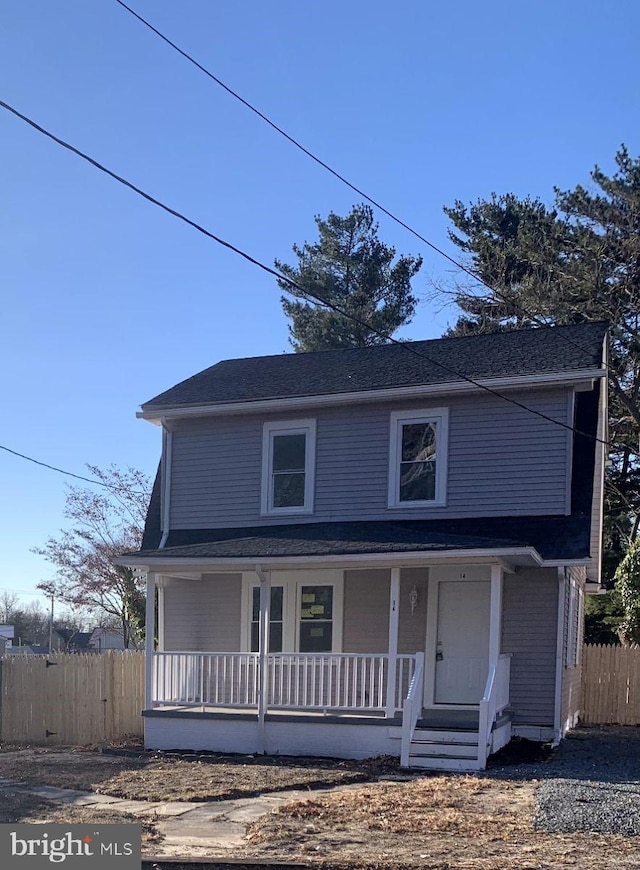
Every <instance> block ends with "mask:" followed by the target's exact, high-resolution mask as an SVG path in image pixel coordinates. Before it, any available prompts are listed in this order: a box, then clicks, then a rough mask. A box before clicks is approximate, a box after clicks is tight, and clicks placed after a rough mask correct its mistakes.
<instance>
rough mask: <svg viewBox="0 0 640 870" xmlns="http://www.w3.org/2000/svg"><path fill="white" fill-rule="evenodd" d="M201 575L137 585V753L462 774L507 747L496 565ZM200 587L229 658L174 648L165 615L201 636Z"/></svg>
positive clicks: (153, 576) (160, 577) (166, 575)
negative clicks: (140, 647)
mask: <svg viewBox="0 0 640 870" xmlns="http://www.w3.org/2000/svg"><path fill="white" fill-rule="evenodd" d="M214 567H215V566H211V567H210V568H209V567H208V568H207V570H205V571H202V572H200V573H199V575H198V576H194V575H193V574H192V573H191V572H189V573H187V572H185V571H175V572H168V571H166V570H165V571H163V573H162V574H157V573H155V572H151V571H150V572H149V573H148V575H147V592H148V597H147V602H148V607H147V619H148V625H152V626H153V628H154V631H153V633H151V632H148V637H154V636H156V637H157V645H154V646H151V644H149V646H148V649H147V652H148V657H147V692H146V704H145V707H146V709H145V712H144V715H145V733H146V738H147V744H148V745H149V746H152V745H155V746H156V747H157V748H201V749H202V748H208V749H212V750H217V751H224V752H234V751H238V752H252V753H254V752H255V753H260V752H277V753H281V754H308V755H314V754H316V755H333V756H337V757H354V758H355V757H361V758H364V757H367V756H370V755H376V754H395V755H400V756H401V759H402V763H403V764H404V765H406V766H424V767H433V766H435V767H438V766H441V767H442V766H446V765H447V764H448V766H449V767H453V768H460V767H461V768H462V769H477V768H478V767H484V764H485V762H486V757H487V754H488V753H490V752H491V751H495V749H497V748H499V746H500V745H504V743H506V742H507V741H508V739H509V738H510V733H511V732H510V728H509V720H508V717H505V716H504V715H503V714H504V711H505V710H507V708H508V707H509V700H510V691H509V687H510V656H508V655H506V654H503V653H501V648H500V637H501V622H502V590H503V577H504V572H505V566H504V565H503V564H501V563H498V562H495V561H494V562H490V561H488V560H485V561H484V562H478V563H475V564H465V565H461V564H460V563H458V564H453V565H452V564H448V565H443V564H439V565H438V564H432V565H420V566H417V565H410V566H398V565H395V566H393V567H390V568H382V567H379V568H375V569H371V568H368V569H361V570H359V569H356V568H351V567H346V566H345V567H344V568H335V567H331V568H323V569H322V568H317V567H313V568H306V567H305V568H302V567H295V568H291V569H283V568H281V567H280V566H278V567H277V568H274V569H265V568H264V567H263V566H257V567H256V568H254V570H253V571H243V572H242V574H234V575H231V574H230V573H229V571H228V570H227V571H224V572H223V571H220V569H219V568H218V570H217V571H216V570H213V569H214ZM205 582H206V583H207V584H208V588H209V587H210V588H211V589H212V590H218V591H219V592H220V594H219V595H218V596H217V597H216V598H215V602H216V604H215V606H216V616H215V620H214V621H216V620H217V624H220V625H221V624H222V623H223V622H227V620H231V619H232V618H233V620H234V621H236V622H239V623H240V625H239V626H236V628H237V631H236V632H235V636H236V638H237V639H238V640H239V641H240V643H239V644H238V646H240V647H241V650H240V651H238V650H237V649H236V650H224V651H215V650H211V649H202V648H197V647H198V646H201V644H202V640H201V638H199V641H200V642H199V643H198V644H194V645H193V646H194V647H196V648H192V649H188V648H186V649H185V648H184V647H185V646H186V644H187V640H188V630H187V629H183V630H182V633H181V635H180V637H179V638H177V635H176V629H175V624H176V621H180V620H182V621H183V622H184V623H185V625H187V624H188V619H185V616H181V615H180V613H179V609H180V607H181V608H182V611H183V612H184V614H185V615H187V614H191V618H192V619H193V620H195V621H196V622H197V624H200V623H201V621H202V619H203V617H202V610H201V608H202V607H204V606H205V598H206V596H203V595H202V594H196V593H200V592H201V591H202V589H203V588H204V584H205ZM216 584H217V585H216ZM463 584H464V585H463ZM156 597H157V608H156V607H155V606H150V605H149V602H154V601H155V600H156ZM186 599H192V600H193V602H194V603H188V602H187V603H185V601H186ZM385 600H386V604H384V606H383V602H384V601H385ZM234 602H235V604H234ZM461 602H462V603H461ZM464 602H467V603H466V604H464ZM196 604H197V606H198V610H197V611H196V610H194V606H195V605H196ZM221 610H225V611H226V613H224V614H223V613H222V612H221ZM156 613H157V623H156ZM196 613H197V614H198V615H197V617H196ZM212 614H213V610H212ZM211 618H212V619H214V617H213V615H211ZM194 624H195V623H194ZM227 629H228V626H226V629H225V631H219V632H217V634H218V636H219V638H220V639H221V642H222V641H224V645H226V646H228V645H229V644H230V643H231V642H232V637H233V635H234V631H233V630H231V631H230V630H227ZM382 640H384V641H385V642H386V643H385V646H386V649H383V650H380V642H381V641H382ZM176 641H179V644H180V646H182V648H179V649H176V648H175V647H176V646H178V643H177V642H176ZM409 644H412V645H413V649H412V651H410V652H409V651H407V647H408V645H409ZM274 645H275V646H276V651H274V650H273V649H272V647H273V646H274ZM304 646H306V647H307V648H309V647H311V648H312V650H313V651H309V652H306V651H301V650H300V648H301V647H303V648H304ZM172 647H173V648H172ZM283 647H285V648H286V647H289V649H291V651H285V650H284V649H283ZM296 647H297V648H298V649H297V650H295V648H296ZM318 647H319V649H318ZM292 648H293V649H292ZM363 648H364V649H367V648H368V649H369V650H371V651H367V652H361V651H359V650H361V649H363ZM461 746H462V747H463V748H461ZM434 759H435V761H438V760H439V761H440V763H434ZM451 759H453V761H452V760H451ZM461 759H462V760H461Z"/></svg>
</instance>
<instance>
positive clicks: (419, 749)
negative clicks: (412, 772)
mask: <svg viewBox="0 0 640 870" xmlns="http://www.w3.org/2000/svg"><path fill="white" fill-rule="evenodd" d="M409 755H413V756H416V757H418V756H420V757H423V758H426V757H427V756H431V757H435V756H439V755H446V756H450V757H451V758H477V757H478V742H477V741H476V742H475V743H443V742H436V743H428V742H424V741H422V742H418V743H417V742H416V741H414V740H412V741H411V747H410V749H409Z"/></svg>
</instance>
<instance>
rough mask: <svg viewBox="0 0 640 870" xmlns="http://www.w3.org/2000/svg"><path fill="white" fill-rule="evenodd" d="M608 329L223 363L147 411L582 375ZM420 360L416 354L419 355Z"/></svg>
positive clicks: (550, 330) (576, 328)
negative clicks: (524, 377) (469, 380)
mask: <svg viewBox="0 0 640 870" xmlns="http://www.w3.org/2000/svg"><path fill="white" fill-rule="evenodd" d="M606 329H607V325H606V324H605V323H580V324H574V325H572V326H557V327H545V328H541V329H526V330H517V331H512V332H500V333H491V334H487V335H474V336H464V337H459V338H438V339H434V340H431V341H416V342H411V343H409V346H410V351H411V352H408V351H407V349H406V347H403V346H401V345H398V344H385V345H379V346H376V347H362V348H346V349H343V350H327V351H319V352H315V353H299V354H293V353H291V354H280V355H278V356H263V357H251V358H248V359H234V360H225V361H223V362H219V363H217V364H216V365H214V366H211V367H210V368H208V369H205V370H204V371H202V372H200V373H199V374H196V375H194V376H193V377H191V378H188V379H187V380H186V381H182V383H179V384H177V385H176V386H174V387H172V388H171V389H169V390H166V391H165V392H164V393H160V395H158V396H156V397H155V398H153V399H151V400H149V401H148V402H145V404H144V405H143V406H142V407H143V410H146V409H148V410H149V411H152V410H155V409H158V408H162V407H178V406H188V405H202V404H214V405H215V404H221V403H227V402H250V401H259V400H266V399H284V398H295V397H300V396H320V395H323V394H327V393H351V392H358V391H363V390H380V389H388V388H396V387H409V386H416V385H420V384H439V383H452V382H456V381H460V380H464V379H465V378H472V379H478V378H498V377H510V376H521V375H530V374H545V373H548V374H552V373H560V372H571V371H580V370H584V369H590V368H594V367H597V366H599V365H600V364H601V358H602V342H603V339H604V335H605V333H606ZM418 354H419V355H418Z"/></svg>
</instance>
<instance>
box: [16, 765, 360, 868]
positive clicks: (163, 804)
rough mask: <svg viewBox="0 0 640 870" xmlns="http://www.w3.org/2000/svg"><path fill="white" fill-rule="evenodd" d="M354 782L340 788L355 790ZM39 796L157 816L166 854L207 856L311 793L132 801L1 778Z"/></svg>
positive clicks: (241, 839)
mask: <svg viewBox="0 0 640 870" xmlns="http://www.w3.org/2000/svg"><path fill="white" fill-rule="evenodd" d="M349 787H350V786H338V788H349ZM5 788H10V789H11V790H12V791H14V792H23V793H24V794H31V795H37V796H38V797H42V798H46V799H47V800H50V801H55V802H56V803H59V804H67V805H69V806H75V807H105V808H107V807H108V808H109V810H110V811H113V812H123V813H130V814H131V815H133V816H137V817H138V818H140V819H149V820H152V821H153V823H154V825H155V826H156V828H157V830H158V833H159V834H160V835H161V836H162V837H163V840H162V842H161V843H159V844H158V852H161V853H162V855H165V856H166V857H170V856H171V857H173V856H178V857H179V856H185V855H189V856H194V857H204V856H208V855H211V854H212V853H213V852H220V851H223V850H228V849H235V848H237V847H238V846H241V845H246V841H245V839H244V835H245V830H246V826H247V824H248V823H249V822H252V821H253V820H254V819H256V818H257V817H258V816H261V815H264V814H265V813H270V812H272V811H273V810H275V809H277V808H278V807H279V806H281V805H282V804H284V803H287V802H288V801H292V800H302V799H304V798H306V797H308V796H309V792H308V791H299V790H297V791H279V792H272V793H270V794H261V795H257V796H255V797H249V798H240V799H236V800H226V801H225V800H223V801H208V802H206V803H195V802H189V803H180V802H178V801H132V800H125V799H122V798H117V797H110V796H109V795H100V794H94V793H93V792H88V791H73V790H71V789H66V788H54V787H53V786H49V785H25V784H24V783H20V782H15V781H14V780H11V779H0V792H1V791H2V790H4V789H5Z"/></svg>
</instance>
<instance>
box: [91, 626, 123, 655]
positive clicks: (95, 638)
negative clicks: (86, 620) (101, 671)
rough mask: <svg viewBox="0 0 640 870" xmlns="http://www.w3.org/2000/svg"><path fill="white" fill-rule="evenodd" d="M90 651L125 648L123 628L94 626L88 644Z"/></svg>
mask: <svg viewBox="0 0 640 870" xmlns="http://www.w3.org/2000/svg"><path fill="white" fill-rule="evenodd" d="M87 646H88V649H89V651H90V652H105V650H109V649H116V650H123V649H124V635H123V633H122V629H121V628H101V627H99V628H94V629H93V631H92V632H91V637H90V638H89V643H88V644H87Z"/></svg>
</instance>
